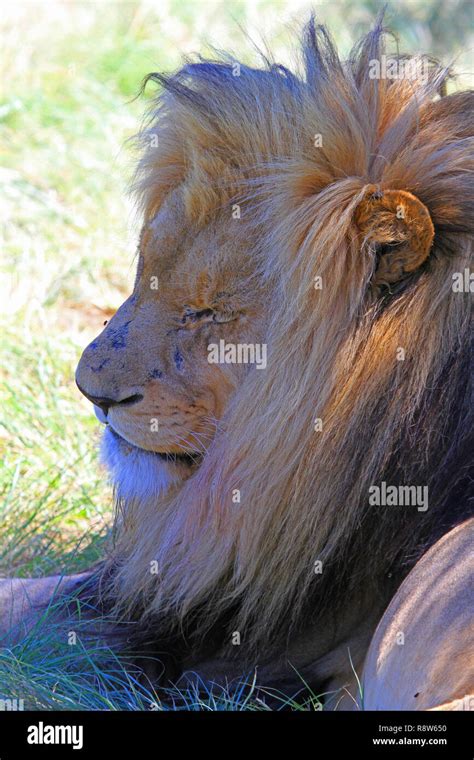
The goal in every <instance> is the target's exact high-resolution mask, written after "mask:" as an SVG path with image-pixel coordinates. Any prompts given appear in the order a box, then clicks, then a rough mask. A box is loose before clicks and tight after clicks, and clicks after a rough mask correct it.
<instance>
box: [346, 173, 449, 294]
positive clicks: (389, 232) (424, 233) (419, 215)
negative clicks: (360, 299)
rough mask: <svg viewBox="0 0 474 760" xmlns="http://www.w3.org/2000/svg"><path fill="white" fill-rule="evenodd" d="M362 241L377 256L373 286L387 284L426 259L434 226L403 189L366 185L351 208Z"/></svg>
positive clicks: (418, 265)
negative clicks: (363, 193)
mask: <svg viewBox="0 0 474 760" xmlns="http://www.w3.org/2000/svg"><path fill="white" fill-rule="evenodd" d="M354 220H355V223H356V225H357V227H358V228H359V230H360V233H361V237H362V239H363V242H364V243H368V244H369V245H372V246H373V247H374V248H375V254H376V255H377V257H378V262H377V267H376V270H375V274H374V277H373V280H372V284H373V285H374V286H375V287H379V286H381V285H390V284H391V283H394V282H398V281H399V280H402V279H403V277H405V275H407V274H410V273H411V272H414V271H415V270H416V269H418V268H419V267H420V266H421V265H422V264H423V262H424V261H425V260H426V259H427V258H428V255H429V253H430V249H431V246H432V243H433V238H434V227H433V222H432V221H431V216H430V214H429V211H428V209H427V208H426V206H425V205H424V204H423V203H422V202H421V201H420V200H418V198H416V197H415V196H414V195H412V194H411V193H409V192H407V191H405V190H380V188H378V187H377V186H375V185H373V186H371V187H370V189H369V191H368V192H367V194H366V196H365V197H364V199H363V200H362V201H361V202H360V203H359V205H358V206H357V208H356V211H355V217H354Z"/></svg>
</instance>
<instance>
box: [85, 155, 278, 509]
mask: <svg viewBox="0 0 474 760" xmlns="http://www.w3.org/2000/svg"><path fill="white" fill-rule="evenodd" d="M158 160H159V159H158ZM196 170H197V169H196ZM208 181H209V180H208ZM205 189H206V185H205V181H204V179H203V178H195V179H194V178H192V179H190V180H187V182H186V183H183V186H179V187H177V188H176V189H173V190H170V192H169V193H167V194H166V197H164V198H163V199H162V202H161V203H160V206H159V208H155V209H153V212H152V213H151V214H149V215H148V216H147V219H146V221H145V223H144V225H143V230H142V234H141V237H140V243H139V258H138V268H137V276H136V282H135V287H134V290H133V293H132V294H131V296H130V297H129V298H128V299H127V300H126V301H125V303H124V304H123V305H122V306H121V307H120V309H119V310H118V312H117V313H116V314H115V316H114V317H113V318H112V319H111V320H110V322H109V323H108V324H107V326H106V328H105V329H104V331H103V332H102V333H101V334H100V335H99V336H98V338H96V339H95V340H94V341H93V342H92V343H91V344H90V345H89V346H88V348H87V349H86V350H85V351H84V354H83V356H82V359H81V362H80V364H79V367H78V370H77V382H78V385H79V387H80V389H81V390H82V392H83V393H84V394H85V395H86V396H87V397H88V398H89V399H90V400H91V401H92V402H93V403H94V405H95V409H96V413H97V416H98V417H99V419H100V420H101V421H102V422H105V423H108V427H107V430H106V431H105V436H104V453H105V458H106V460H107V461H108V463H109V465H110V466H111V468H112V470H113V472H114V473H115V476H116V479H117V482H118V485H119V487H120V488H121V489H122V492H123V493H125V494H126V496H132V495H133V494H134V492H135V491H138V492H139V493H141V494H143V492H144V490H146V491H147V493H148V495H149V496H152V495H155V496H158V495H159V493H160V492H161V491H162V490H166V488H167V487H168V486H169V485H171V484H177V483H179V482H181V480H182V479H184V478H186V477H188V476H189V475H190V474H191V473H192V472H193V470H194V469H195V468H196V467H197V466H198V465H199V463H200V460H201V458H202V456H203V455H204V454H205V452H206V451H207V449H208V447H209V445H210V444H211V441H212V439H213V437H214V433H215V430H216V425H217V422H218V420H219V419H220V418H221V417H222V414H223V412H224V410H225V408H226V406H227V403H228V400H229V398H230V397H231V395H232V394H233V393H234V391H235V389H236V388H237V387H238V385H239V384H240V383H241V382H243V378H244V375H245V373H246V371H247V370H248V369H249V367H250V364H249V363H248V362H247V363H240V364H239V363H219V361H218V360H219V355H220V351H221V345H222V343H221V342H222V341H223V343H224V344H225V346H227V345H228V344H231V345H239V346H248V347H250V346H253V345H255V344H258V343H259V341H260V340H261V337H262V335H263V331H264V321H265V311H266V309H265V304H266V293H267V291H268V287H266V284H265V282H264V281H263V280H262V278H259V277H257V276H256V262H255V261H254V260H252V253H253V248H254V245H252V239H254V237H255V236H254V235H252V234H251V233H249V231H248V229H247V230H245V229H244V225H240V224H239V222H238V221H234V220H233V219H232V216H230V217H229V214H228V212H227V211H226V210H221V211H220V212H219V211H216V212H215V213H214V214H213V216H212V219H208V220H206V223H204V224H202V223H198V222H197V221H196V220H195V219H194V218H193V213H194V212H196V210H197V209H198V204H202V203H203V198H202V197H201V195H200V194H201V193H204V192H205ZM191 192H192V193H195V194H196V197H195V199H193V198H191V197H190V193H191ZM193 204H194V205H193ZM201 208H202V205H200V209H201ZM200 209H199V210H200ZM241 358H242V359H243V360H244V361H245V360H251V359H252V355H251V353H248V354H244V355H242V357H241ZM257 358H258V357H257ZM124 489H125V490H124Z"/></svg>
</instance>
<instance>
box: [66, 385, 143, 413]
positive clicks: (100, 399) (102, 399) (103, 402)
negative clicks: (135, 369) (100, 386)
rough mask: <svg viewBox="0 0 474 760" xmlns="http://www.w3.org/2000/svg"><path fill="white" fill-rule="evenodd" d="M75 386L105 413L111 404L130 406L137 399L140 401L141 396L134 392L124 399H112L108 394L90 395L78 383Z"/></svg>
mask: <svg viewBox="0 0 474 760" xmlns="http://www.w3.org/2000/svg"><path fill="white" fill-rule="evenodd" d="M76 385H77V387H78V388H79V390H80V391H81V393H82V394H83V395H84V396H85V397H86V398H87V399H89V401H91V402H92V403H93V404H94V405H95V406H98V407H99V408H100V409H102V411H103V412H104V414H107V412H108V411H109V409H110V407H111V406H132V405H133V404H136V403H137V402H138V401H141V400H142V398H143V396H142V394H141V393H134V394H133V396H127V398H124V399H114V398H109V397H108V396H91V394H90V393H87V391H85V390H84V388H82V387H81V386H80V385H79V383H76Z"/></svg>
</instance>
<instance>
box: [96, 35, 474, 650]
mask: <svg viewBox="0 0 474 760" xmlns="http://www.w3.org/2000/svg"><path fill="white" fill-rule="evenodd" d="M383 56H385V47H384V31H383V29H382V28H381V26H380V25H377V26H376V27H375V28H374V30H373V31H372V32H371V33H370V34H369V35H368V36H367V37H366V38H365V39H364V40H363V41H362V42H361V43H360V44H359V45H358V46H357V47H356V49H355V50H354V51H353V53H352V54H351V56H350V59H349V60H348V61H347V62H341V61H340V60H339V58H338V55H337V53H336V50H335V48H334V46H333V44H332V43H331V41H330V38H329V36H328V34H327V32H326V31H325V30H324V29H323V28H320V27H315V25H314V23H313V21H311V22H310V23H309V24H308V26H307V28H306V30H305V36H304V45H303V58H304V73H302V74H300V75H296V74H293V73H291V72H290V71H288V70H287V69H285V68H283V67H281V66H277V65H276V64H273V63H271V62H270V63H268V65H267V67H266V68H265V69H264V70H255V69H251V68H249V67H247V66H244V65H241V64H240V65H238V64H237V62H235V61H233V60H232V59H230V58H228V59H223V60H216V61H203V60H201V61H200V62H197V63H189V64H187V65H186V66H185V67H184V68H183V69H182V70H181V71H179V72H178V73H177V74H176V75H174V76H169V77H165V76H162V75H158V74H152V75H150V77H149V78H152V79H155V80H156V81H158V82H160V83H161V85H162V86H163V88H164V93H163V94H161V95H160V97H159V99H158V103H157V106H156V108H155V110H154V112H153V115H152V119H151V122H150V124H149V125H148V127H147V128H146V129H145V130H144V132H143V133H142V135H141V138H140V139H141V144H142V147H143V150H144V152H143V156H142V159H141V161H140V164H139V168H138V174H137V178H136V185H135V186H136V190H137V193H138V196H139V198H140V202H141V204H142V208H143V213H144V216H145V218H147V217H150V216H151V215H153V214H154V213H155V212H156V209H157V208H158V207H159V206H160V203H161V201H162V199H163V198H164V197H165V196H166V194H167V193H169V192H170V190H172V189H173V188H174V187H176V186H177V185H179V184H181V185H182V186H183V188H184V191H185V199H186V212H187V214H188V216H189V218H190V219H193V220H194V221H198V222H199V223H203V224H204V223H205V222H206V220H207V219H208V218H210V217H211V216H212V215H213V214H214V213H215V212H216V211H218V210H219V209H222V208H223V207H226V206H229V205H230V204H233V203H239V204H240V205H241V210H242V218H241V223H242V224H249V225H251V226H252V229H253V230H254V231H257V232H258V235H259V244H258V246H257V250H256V251H255V256H256V257H257V258H258V261H259V263H260V265H261V269H262V271H263V272H265V273H266V275H267V276H268V277H269V278H274V279H275V283H278V285H276V287H278V288H279V291H278V295H275V299H274V302H272V303H271V304H269V305H268V306H269V312H271V316H272V318H271V323H270V326H269V330H268V336H267V343H268V357H269V361H268V367H267V370H266V372H253V373H249V375H248V378H247V380H246V382H245V383H244V384H243V385H242V387H241V388H240V389H239V390H238V391H237V393H236V395H235V397H234V398H233V399H232V401H231V403H230V406H229V408H228V409H227V411H226V414H225V416H224V418H223V419H222V421H221V425H220V428H219V431H218V433H217V435H216V437H215V439H214V440H213V442H212V444H211V446H210V447H209V451H208V453H207V455H206V456H205V457H204V460H203V463H202V465H201V467H200V468H199V469H198V471H197V472H196V474H195V475H193V476H192V477H191V478H190V479H189V480H188V481H187V482H186V483H185V484H184V485H183V487H182V488H181V489H180V490H179V492H177V493H172V494H171V495H168V496H167V497H165V498H164V499H163V500H162V501H161V502H160V503H159V504H156V503H141V502H140V503H127V504H126V505H123V512H121V514H122V515H123V516H122V517H121V521H120V525H119V527H118V538H117V545H116V548H115V551H114V553H113V556H112V557H111V559H110V561H109V562H108V564H107V567H108V569H109V570H111V571H112V576H113V579H114V580H113V592H112V593H113V597H114V599H115V601H116V604H117V607H118V608H119V609H120V610H121V613H122V614H124V613H125V614H126V615H131V614H138V615H139V616H140V617H141V618H142V619H147V620H152V621H153V624H154V625H155V628H156V631H157V635H158V634H159V633H160V632H163V633H164V632H167V631H170V630H174V629H177V628H179V627H180V626H182V625H185V623H186V621H189V626H188V628H189V630H188V633H189V635H190V636H191V637H192V634H193V633H199V635H201V634H202V633H203V632H205V631H206V630H208V629H210V628H211V627H212V626H213V625H214V624H215V623H216V622H217V621H218V620H219V619H220V618H221V616H226V615H227V616H228V622H229V630H233V631H235V630H238V631H240V632H241V635H242V639H243V641H245V643H246V646H247V647H249V648H251V647H253V648H255V649H259V650H261V649H262V648H263V647H264V646H268V643H269V642H270V643H271V645H273V644H274V643H275V642H276V641H277V640H279V639H280V637H281V636H287V635H288V633H289V632H290V631H291V630H292V628H293V627H294V626H297V625H299V624H300V621H301V618H302V615H303V613H305V612H306V611H308V610H309V611H310V612H311V614H314V615H317V614H318V613H319V612H320V611H321V610H323V609H326V608H330V609H338V608H341V607H343V606H344V605H345V604H346V603H347V600H348V599H354V598H356V597H358V598H359V597H360V598H362V597H364V598H365V597H367V596H368V597H374V595H377V594H379V595H382V596H384V595H386V593H387V591H386V589H387V588H388V587H390V588H391V589H392V590H393V584H394V583H397V582H399V579H400V578H401V577H402V576H403V575H404V574H405V573H406V572H408V570H409V569H410V567H411V566H412V565H413V563H414V562H415V561H416V559H417V558H418V557H419V556H420V554H421V553H422V551H423V550H424V548H425V547H426V546H427V545H429V544H431V543H432V542H433V541H434V540H435V538H436V537H437V536H438V535H440V534H441V533H442V532H443V531H445V530H447V529H448V528H449V527H450V526H451V525H453V524H456V522H458V521H459V520H460V519H461V517H462V515H463V514H465V510H466V504H467V501H466V499H465V496H464V495H463V496H462V498H460V499H459V500H456V498H455V497H456V493H461V494H465V493H466V490H465V481H464V480H463V478H464V475H465V471H464V470H463V466H465V463H466V461H467V460H466V459H465V457H466V451H467V435H468V431H469V428H470V427H472V405H471V404H470V399H471V394H472V388H471V382H472V381H471V377H472V373H471V374H470V376H469V367H470V366H471V365H470V362H471V361H472V360H471V348H470V332H469V331H470V317H471V302H470V298H471V296H470V294H469V293H457V292H454V291H453V288H452V283H453V275H454V274H455V273H458V272H463V271H464V269H465V268H466V267H468V266H469V264H470V262H471V257H472V232H473V222H474V220H473V218H472V191H473V180H472V177H473V168H474V166H473V163H474V162H473V151H472V107H473V98H472V95H471V94H470V93H466V92H459V93H455V94H452V95H449V96H446V95H445V94H444V85H445V82H446V80H447V77H448V71H447V70H446V69H444V68H442V67H440V66H438V65H436V64H435V63H433V62H431V61H428V60H427V59H422V58H420V59H417V60H418V61H419V62H422V63H423V67H422V71H423V76H422V75H421V73H419V72H420V67H418V68H416V67H415V71H417V72H418V73H417V75H416V76H415V77H414V78H412V79H406V78H405V79H394V80H390V79H388V78H386V79H383V78H372V77H371V75H370V62H371V61H373V60H377V61H382V59H383ZM399 60H402V59H401V58H400V59H399ZM403 60H406V59H403ZM236 72H238V73H237V74H236ZM155 137H156V140H155V139H154V138H155ZM373 186H376V187H380V188H381V190H382V191H383V190H387V191H388V190H390V191H403V192H404V193H406V194H408V193H409V194H412V195H413V196H415V198H416V199H418V200H419V201H420V203H421V204H423V206H424V207H425V208H426V209H428V211H429V216H430V218H431V220H432V224H433V227H434V240H433V245H432V247H431V248H430V253H429V256H428V257H427V258H426V260H425V261H424V262H423V264H422V265H421V267H419V268H418V269H417V270H416V271H415V272H410V273H408V274H407V276H405V277H404V278H403V279H402V280H401V282H398V283H395V284H394V285H393V287H385V288H384V287H380V288H377V289H374V288H373V287H371V286H372V285H373V279H374V273H375V271H376V268H377V264H378V252H377V246H376V245H374V244H373V241H372V240H371V239H370V236H366V235H362V234H361V230H360V228H359V227H358V225H357V224H356V221H355V217H356V214H357V210H358V208H360V204H361V203H362V202H363V201H364V199H365V198H366V197H367V193H368V192H369V191H370V190H371V188H373ZM315 278H321V281H320V282H321V283H322V287H321V288H320V289H317V288H315ZM399 349H403V352H404V360H398V359H399V358H400V357H399V354H397V352H398V351H399ZM315 420H321V424H322V430H315ZM460 462H461V466H459V463H460ZM456 463H457V465H456V467H455V466H454V465H455V464H456ZM463 463H464V464H463ZM384 480H385V481H387V482H390V483H395V484H415V485H420V484H423V485H427V486H428V488H429V493H430V506H429V509H428V510H427V512H426V513H422V512H420V511H417V510H416V509H415V510H404V511H397V510H395V511H394V510H393V509H388V510H387V509H386V510H381V509H377V508H376V507H371V506H369V500H368V493H369V488H370V487H371V486H372V485H373V484H377V483H380V482H381V481H384ZM235 488H238V489H240V492H241V503H240V504H239V505H237V504H234V503H233V501H232V498H231V497H232V490H233V489H235ZM456 489H457V490H456ZM463 489H464V490H463ZM463 510H464V512H463ZM152 560H156V561H157V563H158V564H157V566H158V568H159V572H158V574H157V575H156V574H152V573H150V572H149V566H150V562H151V561H152ZM318 560H319V561H321V562H322V568H323V572H322V573H321V574H315V572H314V564H315V562H316V561H318ZM387 575H392V576H393V580H392V581H387Z"/></svg>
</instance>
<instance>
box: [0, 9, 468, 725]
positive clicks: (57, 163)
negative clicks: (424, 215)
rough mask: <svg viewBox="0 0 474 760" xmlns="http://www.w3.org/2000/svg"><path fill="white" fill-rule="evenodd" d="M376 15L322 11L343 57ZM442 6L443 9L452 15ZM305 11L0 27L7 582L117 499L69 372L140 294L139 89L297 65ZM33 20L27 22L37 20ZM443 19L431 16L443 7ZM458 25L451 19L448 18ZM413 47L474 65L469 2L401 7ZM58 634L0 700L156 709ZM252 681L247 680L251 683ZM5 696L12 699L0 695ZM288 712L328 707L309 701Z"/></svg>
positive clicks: (71, 554)
mask: <svg viewBox="0 0 474 760" xmlns="http://www.w3.org/2000/svg"><path fill="white" fill-rule="evenodd" d="M379 6H380V3H377V2H375V1H370V0H366V1H364V2H362V1H361V2H359V3H356V4H354V3H353V2H352V1H351V0H341V1H340V2H339V3H328V4H323V5H321V6H319V14H320V18H321V19H322V20H323V21H325V22H327V23H328V24H329V25H330V26H331V28H332V29H333V30H334V31H335V32H336V33H337V37H338V42H339V43H340V45H341V46H342V49H343V50H348V49H349V46H350V44H351V42H353V40H354V38H355V37H357V36H358V34H359V33H360V32H361V31H363V30H364V29H366V28H367V26H368V24H369V23H370V21H371V20H372V19H373V16H374V11H376V10H377V9H378V7H379ZM448 6H449V7H448ZM306 7H307V3H306V2H301V1H300V0H298V1H297V0H291V2H290V1H289V0H260V2H258V3H254V2H251V0H234V2H233V3H232V4H231V5H229V4H228V3H226V2H218V1H217V0H208V2H207V3H199V4H198V3H196V2H193V1H192V0H167V1H166V2H165V0H164V1H163V3H160V4H156V3H148V2H122V3H112V2H111V3H101V4H100V5H94V3H80V2H72V3H65V2H55V3H51V2H48V3H44V4H42V3H35V4H32V3H26V2H25V3H24V4H12V5H10V6H6V7H5V8H4V9H3V14H2V21H1V22H0V41H1V46H2V57H1V60H0V81H1V82H2V88H1V90H0V162H1V165H0V188H1V190H0V193H1V199H0V201H1V202H0V229H1V248H2V253H3V257H2V264H1V274H0V349H1V362H0V366H1V384H0V400H1V416H0V524H1V541H0V574H1V575H17V576H23V577H27V576H32V575H47V574H52V573H62V572H64V573H71V572H76V571H80V570H82V569H85V568H87V567H89V566H90V565H91V564H93V563H94V562H95V561H96V560H97V559H98V558H99V557H100V556H101V555H102V554H103V552H104V546H105V543H106V541H107V538H108V533H109V530H110V525H111V504H112V498H111V492H110V487H109V486H108V484H107V482H106V478H105V475H104V473H103V472H102V471H101V469H100V466H99V464H98V458H97V442H98V429H97V424H96V421H95V418H94V416H93V414H92V410H91V407H90V405H89V404H88V402H86V400H85V399H83V398H82V397H81V396H80V394H79V393H78V391H77V390H76V388H75V384H74V369H75V365H76V364H77V361H78V359H79V356H80V353H81V351H82V349H83V348H84V346H85V345H87V343H88V342H89V341H90V340H91V339H92V338H93V337H94V336H95V335H96V334H97V333H98V332H99V331H100V330H101V328H102V324H103V322H104V320H105V319H107V318H108V317H110V315H111V314H113V313H114V311H115V310H116V308H117V307H118V305H119V304H120V303H121V301H122V300H123V298H124V296H125V295H126V294H127V292H128V291H129V289H130V286H131V283H132V279H133V267H132V263H133V254H134V248H135V241H136V234H137V226H136V222H135V219H134V215H133V208H132V204H131V202H130V199H129V198H128V196H127V194H126V188H127V181H128V178H129V176H130V173H131V167H132V162H133V156H132V155H131V154H130V152H129V151H128V149H127V148H126V147H124V146H125V145H126V141H127V138H129V137H130V136H131V135H132V134H133V133H134V132H135V131H136V130H137V128H138V126H139V123H140V119H141V116H142V113H143V110H144V106H145V105H146V98H145V100H141V101H138V100H134V99H133V98H134V96H135V95H136V93H137V91H138V89H139V85H140V83H141V81H142V79H143V77H144V76H145V75H146V74H147V73H149V72H150V71H152V70H171V69H174V68H175V67H176V66H177V65H178V64H179V61H180V58H181V55H182V54H183V53H190V52H191V51H196V50H199V51H203V50H204V51H205V50H206V42H207V40H210V41H216V40H217V41H218V45H219V46H221V47H222V48H225V49H233V50H234V51H235V52H236V53H238V54H239V55H242V56H243V58H244V60H250V61H252V60H253V61H255V56H254V53H253V51H252V45H251V43H250V41H249V40H246V39H245V37H244V35H243V33H241V32H240V31H239V26H238V25H239V24H240V25H242V26H243V27H244V28H246V29H247V30H248V31H249V33H250V36H251V38H252V39H254V40H257V41H258V40H259V33H260V32H263V34H264V36H265V38H266V39H267V40H268V42H269V43H271V46H272V47H273V49H275V50H276V53H277V57H278V58H279V59H280V60H282V62H284V63H288V62H289V60H291V59H289V56H288V47H289V45H288V42H289V40H290V31H291V29H292V28H294V27H297V26H298V25H299V24H300V22H301V20H302V18H303V17H305V16H306V15H307V14H306V12H304V13H303V10H302V9H303V8H306ZM32 9H33V12H32ZM436 9H438V10H436ZM446 14H447V16H446ZM389 20H390V21H391V23H392V26H393V27H394V28H395V30H396V31H398V32H399V33H400V34H401V37H402V40H403V42H404V45H405V48H408V49H411V50H414V49H416V48H417V47H418V46H421V47H424V48H425V49H429V50H430V51H431V52H433V53H435V54H437V55H441V56H443V55H448V54H449V55H450V56H451V55H457V54H458V53H460V51H464V52H461V53H460V58H459V68H460V71H461V72H463V71H464V68H465V65H466V62H467V61H468V60H469V53H470V49H469V42H471V43H472V39H471V40H469V39H468V38H467V37H466V35H467V34H468V33H469V28H470V24H469V2H464V1H463V0H453V1H452V2H450V3H444V4H443V6H442V7H441V6H440V4H439V3H435V2H432V3H430V2H426V0H420V1H419V2H418V1H416V2H415V1H413V2H408V0H407V2H398V3H397V4H396V6H395V7H394V9H393V10H390V9H389ZM54 634H55V631H54V625H49V624H46V625H43V626H42V627H41V628H40V629H37V630H34V631H33V632H32V633H31V634H30V637H29V639H28V641H25V642H24V643H23V644H22V645H21V646H18V647H16V648H15V649H14V650H12V651H3V652H2V653H1V654H0V684H1V689H2V695H3V694H4V695H5V696H7V697H10V698H14V697H15V696H17V697H18V698H24V699H25V702H26V704H27V706H29V707H30V708H35V709H50V708H53V707H54V708H60V709H79V708H81V709H84V708H85V709H134V710H137V709H153V705H155V706H158V707H157V708H156V707H155V709H162V708H163V704H162V703H161V702H160V701H159V698H158V696H157V695H156V694H154V693H153V691H152V690H150V689H147V688H145V687H144V686H142V685H140V683H139V682H138V681H137V680H136V678H135V677H134V676H132V675H131V674H130V673H127V672H126V671H125V670H124V668H123V665H122V664H121V663H120V662H119V661H118V660H117V659H116V658H115V657H114V656H113V654H112V653H111V652H110V651H108V650H105V649H103V648H100V649H99V650H91V651H86V650H83V651H81V652H78V651H77V649H76V648H74V651H73V652H71V650H70V648H68V647H66V646H65V645H63V646H61V644H60V642H59V641H58V640H57V637H55V635H54ZM252 684H253V685H252ZM0 696H1V695H0ZM168 696H169V697H170V701H171V704H174V705H175V707H176V709H184V708H186V709H206V710H214V709H229V710H235V709H267V708H266V704H265V702H264V701H262V698H261V696H260V695H259V693H258V692H257V691H256V689H255V683H254V682H253V680H252V679H250V686H249V685H248V684H247V685H246V686H245V687H244V685H243V684H240V685H237V686H236V687H234V688H233V689H230V690H229V691H225V690H224V691H223V690H219V689H217V690H216V689H214V690H209V689H208V690H207V691H206V689H204V688H203V689H202V690H200V692H199V693H197V692H196V690H195V689H193V688H190V689H186V688H185V687H183V688H180V689H177V690H176V691H175V692H173V693H172V694H170V695H168ZM282 705H284V706H287V707H291V708H292V709H319V707H320V702H319V700H318V698H317V696H315V695H311V694H310V693H309V692H308V691H306V696H305V697H302V696H299V697H298V698H296V699H295V701H294V702H292V703H290V704H287V703H285V702H284V700H283V702H282Z"/></svg>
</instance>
